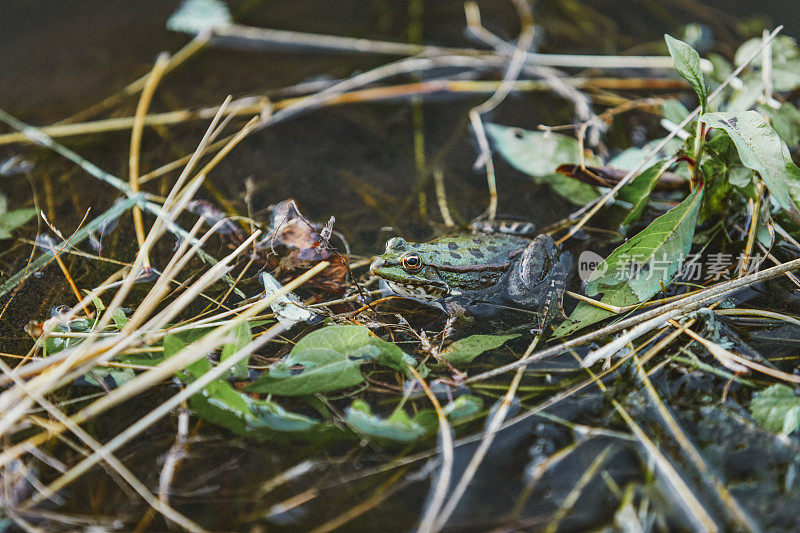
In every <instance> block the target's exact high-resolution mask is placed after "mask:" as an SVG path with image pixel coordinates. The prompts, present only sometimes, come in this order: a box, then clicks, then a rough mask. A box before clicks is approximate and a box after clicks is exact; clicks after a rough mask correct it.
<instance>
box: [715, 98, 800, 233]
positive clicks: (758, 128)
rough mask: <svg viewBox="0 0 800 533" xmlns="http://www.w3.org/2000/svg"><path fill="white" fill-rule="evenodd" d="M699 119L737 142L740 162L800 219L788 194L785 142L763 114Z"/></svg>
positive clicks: (718, 114)
mask: <svg viewBox="0 0 800 533" xmlns="http://www.w3.org/2000/svg"><path fill="white" fill-rule="evenodd" d="M700 120H702V121H703V122H705V123H706V124H708V125H709V126H711V127H712V128H722V129H724V130H725V132H726V133H727V134H728V135H729V136H730V138H731V139H732V140H733V142H734V144H735V145H736V149H737V151H738V152H739V159H741V160H742V164H743V165H744V166H746V167H747V168H750V169H752V170H755V171H756V172H758V173H759V174H760V175H761V178H762V179H763V180H764V183H766V185H767V187H768V188H769V192H770V193H771V194H772V197H773V198H775V201H776V202H778V204H779V205H780V206H781V207H783V208H784V209H785V210H786V211H787V212H788V213H789V215H790V216H791V217H792V218H793V219H794V220H796V221H800V211H798V210H797V206H796V205H795V203H794V202H793V201H792V199H791V198H790V196H789V183H788V182H789V177H788V174H787V172H786V165H787V161H786V157H785V154H784V148H783V147H784V143H783V141H782V140H781V138H780V136H779V135H778V134H777V133H776V132H775V130H774V129H772V126H770V125H769V124H768V123H767V121H766V120H764V117H762V116H761V115H760V114H759V113H758V112H757V111H739V112H735V113H706V114H705V115H703V116H702V117H700Z"/></svg>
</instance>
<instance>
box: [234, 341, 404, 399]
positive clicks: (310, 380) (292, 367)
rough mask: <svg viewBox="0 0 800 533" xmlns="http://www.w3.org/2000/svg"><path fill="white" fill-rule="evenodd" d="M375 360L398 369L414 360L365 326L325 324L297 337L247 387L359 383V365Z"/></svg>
mask: <svg viewBox="0 0 800 533" xmlns="http://www.w3.org/2000/svg"><path fill="white" fill-rule="evenodd" d="M372 360H377V361H378V362H379V363H382V364H384V365H386V366H389V367H390V368H393V369H395V370H399V371H405V370H407V367H406V363H408V364H415V362H414V360H413V358H411V357H410V356H407V355H406V354H404V353H403V351H402V350H400V349H399V348H398V347H397V346H395V345H394V344H391V343H388V342H385V341H382V340H381V339H378V338H375V337H372V336H371V335H370V334H369V330H368V329H367V328H365V327H364V326H328V327H325V328H322V329H319V330H317V331H313V332H311V333H309V334H308V335H306V336H305V337H303V338H302V339H300V341H298V342H297V344H296V345H295V347H294V348H292V351H291V352H290V353H289V355H288V356H286V357H285V358H284V359H283V360H282V361H280V362H279V363H276V364H274V365H272V367H270V369H269V371H268V372H266V373H265V374H264V375H263V376H261V377H260V378H259V379H258V380H257V381H256V382H255V383H253V384H252V385H250V387H249V390H251V391H254V392H263V393H268V394H277V395H280V396H304V395H308V394H314V393H317V392H330V391H334V390H340V389H345V388H348V387H353V386H356V385H360V384H361V383H363V382H364V377H363V376H362V375H361V370H360V367H361V365H362V364H364V363H366V362H369V361H372Z"/></svg>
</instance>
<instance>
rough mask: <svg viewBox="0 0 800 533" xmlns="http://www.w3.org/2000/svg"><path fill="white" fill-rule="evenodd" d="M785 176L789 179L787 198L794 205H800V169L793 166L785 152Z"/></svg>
mask: <svg viewBox="0 0 800 533" xmlns="http://www.w3.org/2000/svg"><path fill="white" fill-rule="evenodd" d="M786 152H787V153H786V156H787V157H786V175H787V176H788V177H789V196H791V197H792V200H794V202H795V203H800V168H798V167H797V165H795V164H794V161H792V158H791V156H789V155H788V149H787V150H786Z"/></svg>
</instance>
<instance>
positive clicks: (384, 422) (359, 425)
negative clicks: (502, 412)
mask: <svg viewBox="0 0 800 533" xmlns="http://www.w3.org/2000/svg"><path fill="white" fill-rule="evenodd" d="M481 409H483V401H482V400H481V399H480V398H478V397H477V396H472V395H469V394H466V395H463V396H459V397H458V398H456V399H455V400H453V401H452V402H450V403H449V404H447V405H445V406H444V407H443V408H442V411H443V412H444V415H445V416H446V417H447V418H448V420H450V421H451V422H457V421H459V420H463V419H468V418H471V417H473V416H475V415H477V414H478V413H479V412H480V411H481ZM345 423H346V424H347V425H348V426H349V427H350V429H352V430H353V431H354V432H356V433H358V434H359V435H361V436H364V437H370V438H373V439H376V440H378V441H393V442H399V443H408V442H414V441H416V440H419V439H421V438H424V437H428V436H430V435H433V434H434V433H436V430H437V429H438V428H439V421H438V419H437V416H436V411H434V410H433V409H424V410H422V411H420V412H418V413H417V414H415V415H414V416H413V418H412V417H409V416H408V414H406V412H405V411H404V410H403V409H402V408H400V409H395V411H394V412H393V413H392V414H391V415H390V416H389V417H387V418H381V417H380V416H378V415H375V414H373V413H372V410H371V408H370V406H369V404H367V403H366V402H364V401H362V400H355V401H353V403H352V404H351V405H350V407H348V408H347V409H346V410H345Z"/></svg>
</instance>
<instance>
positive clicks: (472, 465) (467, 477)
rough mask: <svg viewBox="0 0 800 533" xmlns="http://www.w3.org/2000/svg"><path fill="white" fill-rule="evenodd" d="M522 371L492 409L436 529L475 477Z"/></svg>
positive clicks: (442, 525) (437, 519) (442, 526)
mask: <svg viewBox="0 0 800 533" xmlns="http://www.w3.org/2000/svg"><path fill="white" fill-rule="evenodd" d="M524 373H525V368H519V369H517V373H516V374H514V379H512V380H511V384H510V385H509V386H508V390H507V391H506V394H505V396H503V399H502V401H501V402H500V405H498V406H497V409H496V410H494V414H493V415H492V416H491V418H490V419H489V421H488V422H487V424H486V430H485V431H484V435H483V437H482V438H481V443H480V444H479V445H478V449H477V450H475V453H474V454H473V455H472V458H471V459H470V461H469V464H467V467H466V468H465V469H464V473H463V474H461V479H459V480H458V484H457V485H456V487H455V488H454V489H453V492H452V493H451V494H450V499H449V500H448V501H447V503H446V504H445V506H444V507H443V508H442V510H441V512H440V513H439V516H437V517H436V520H435V522H434V524H435V526H434V527H435V530H436V531H441V530H442V529H444V527H445V526H446V525H447V521H448V520H449V519H450V516H451V515H452V514H453V511H455V510H456V506H458V502H460V501H461V497H462V496H464V493H465V492H466V490H467V487H468V485H469V483H470V481H472V478H473V477H475V474H476V473H477V471H478V468H479V467H480V465H481V462H483V459H484V457H486V453H487V452H488V451H489V448H490V447H491V445H492V442H494V437H495V435H496V434H497V430H498V429H499V428H500V425H501V424H502V423H503V421H504V420H505V419H506V416H507V415H508V411H509V409H511V403H512V401H513V400H514V396H515V395H516V393H517V388H518V387H519V383H520V380H521V379H522V375H523V374H524Z"/></svg>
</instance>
